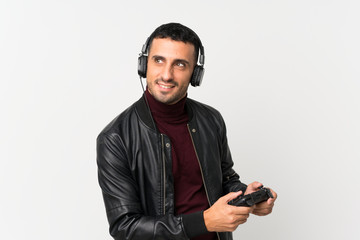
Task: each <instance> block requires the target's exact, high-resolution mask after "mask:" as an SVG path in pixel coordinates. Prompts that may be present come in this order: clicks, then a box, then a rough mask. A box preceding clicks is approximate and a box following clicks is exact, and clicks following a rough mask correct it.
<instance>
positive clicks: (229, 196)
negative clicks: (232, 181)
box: [222, 191, 243, 203]
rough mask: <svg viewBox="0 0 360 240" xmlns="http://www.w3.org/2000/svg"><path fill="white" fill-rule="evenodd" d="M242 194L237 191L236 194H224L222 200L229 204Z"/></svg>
mask: <svg viewBox="0 0 360 240" xmlns="http://www.w3.org/2000/svg"><path fill="white" fill-rule="evenodd" d="M242 193H243V192H242V191H238V192H231V193H228V194H226V195H225V196H223V197H222V199H223V200H224V201H225V202H226V203H228V202H230V201H231V200H233V199H235V198H237V197H238V196H240V195H241V194H242Z"/></svg>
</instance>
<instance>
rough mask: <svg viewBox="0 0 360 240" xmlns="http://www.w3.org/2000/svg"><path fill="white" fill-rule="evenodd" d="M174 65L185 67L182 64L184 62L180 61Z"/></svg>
mask: <svg viewBox="0 0 360 240" xmlns="http://www.w3.org/2000/svg"><path fill="white" fill-rule="evenodd" d="M176 66H178V67H185V64H184V63H181V62H178V63H176Z"/></svg>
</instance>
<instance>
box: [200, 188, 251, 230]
mask: <svg viewBox="0 0 360 240" xmlns="http://www.w3.org/2000/svg"><path fill="white" fill-rule="evenodd" d="M241 193H242V192H241V191H239V192H232V193H228V194H227V195H225V196H223V197H221V198H219V199H218V200H217V201H216V202H215V203H214V205H212V206H211V207H210V208H208V209H207V210H205V211H204V221H205V226H206V228H207V230H208V231H209V232H233V231H234V230H235V229H236V228H237V226H239V225H240V224H243V223H245V222H246V221H247V219H248V217H249V214H250V213H251V212H252V211H253V209H254V206H253V207H236V206H232V205H229V204H228V202H230V201H231V200H233V199H234V198H236V197H238V196H239V195H241Z"/></svg>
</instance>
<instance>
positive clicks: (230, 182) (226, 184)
mask: <svg viewBox="0 0 360 240" xmlns="http://www.w3.org/2000/svg"><path fill="white" fill-rule="evenodd" d="M219 122H220V128H219V129H220V133H219V134H220V139H221V149H222V152H221V154H222V156H221V168H222V173H223V176H222V177H223V191H224V194H227V193H229V192H237V191H240V190H241V191H243V193H244V192H245V191H246V188H247V185H246V184H244V183H242V182H241V181H240V177H239V175H238V174H237V173H236V172H235V170H234V169H233V166H234V162H233V160H232V157H231V153H230V149H229V145H228V141H227V135H226V125H225V122H224V120H223V118H222V117H221V115H220V121H219Z"/></svg>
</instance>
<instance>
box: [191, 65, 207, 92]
mask: <svg viewBox="0 0 360 240" xmlns="http://www.w3.org/2000/svg"><path fill="white" fill-rule="evenodd" d="M204 72H205V69H204V68H203V67H202V66H200V65H196V67H195V68H194V72H193V74H192V77H191V81H190V83H191V85H192V86H194V87H197V86H200V84H201V82H202V78H203V76H204Z"/></svg>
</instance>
